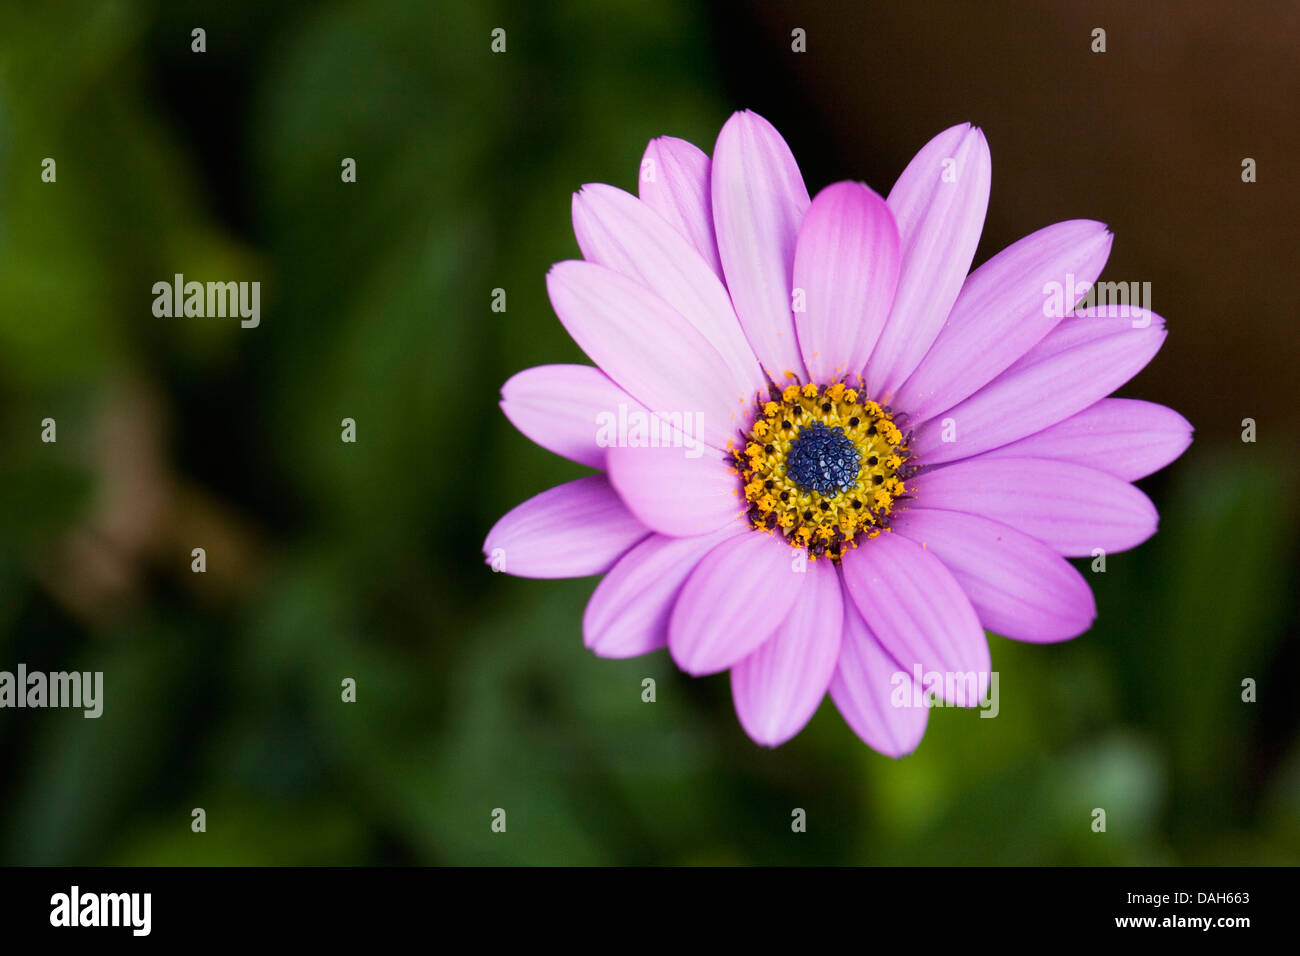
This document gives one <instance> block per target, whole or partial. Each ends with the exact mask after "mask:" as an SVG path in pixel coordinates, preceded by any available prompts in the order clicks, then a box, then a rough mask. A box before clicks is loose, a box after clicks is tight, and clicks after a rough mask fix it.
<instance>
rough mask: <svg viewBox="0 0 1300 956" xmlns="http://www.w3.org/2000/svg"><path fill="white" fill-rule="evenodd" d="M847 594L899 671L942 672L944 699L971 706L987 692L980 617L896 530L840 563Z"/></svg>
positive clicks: (939, 689) (933, 562)
mask: <svg viewBox="0 0 1300 956" xmlns="http://www.w3.org/2000/svg"><path fill="white" fill-rule="evenodd" d="M841 567H842V568H843V569H844V583H845V585H846V586H847V587H848V591H849V596H850V597H852V598H853V602H854V603H855V604H856V605H857V608H858V610H859V611H860V612H861V613H862V618H863V620H865V621H866V622H867V627H869V628H870V629H871V633H872V634H874V635H875V636H876V638H877V640H879V641H880V643H881V646H883V647H884V648H885V650H887V651H889V653H890V656H892V657H893V658H894V660H895V661H897V662H898V664H899V665H900V666H901V669H902V670H904V671H907V672H908V673H912V672H913V671H914V670H915V669H916V668H917V667H919V668H920V669H921V672H922V673H923V675H924V677H923V680H926V681H929V679H930V675H931V674H935V675H938V678H939V679H938V682H937V684H936V686H934V687H933V690H934V691H935V693H936V694H938V695H939V696H941V697H942V698H943V699H944V700H945V701H946V702H947V703H949V704H954V705H957V706H963V707H974V706H976V705H977V704H978V703H979V700H980V698H982V697H983V696H984V695H985V692H986V691H987V690H988V684H989V673H990V671H991V669H992V661H991V658H990V657H989V644H988V640H987V639H986V638H985V637H984V629H983V628H981V627H980V622H979V618H977V617H976V616H975V611H974V609H973V608H972V607H971V604H970V601H969V600H968V599H967V597H966V595H965V593H964V592H963V591H962V589H961V585H959V584H958V583H957V581H956V579H955V578H954V577H953V576H952V574H951V573H950V572H949V571H948V569H947V568H945V567H944V566H943V563H942V562H940V560H939V559H938V558H936V557H935V556H934V555H933V554H930V553H929V552H928V551H926V550H925V549H923V548H922V547H921V546H920V545H918V544H916V543H914V542H912V541H909V540H908V539H906V538H904V537H902V536H901V535H896V534H889V533H886V534H881V535H879V536H877V537H875V538H869V539H867V540H866V541H864V542H863V543H862V544H861V546H859V547H858V548H855V549H853V550H850V551H848V552H846V553H845V555H844V559H843V561H842V562H841Z"/></svg>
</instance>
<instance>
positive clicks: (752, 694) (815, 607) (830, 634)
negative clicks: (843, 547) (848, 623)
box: [731, 561, 844, 747]
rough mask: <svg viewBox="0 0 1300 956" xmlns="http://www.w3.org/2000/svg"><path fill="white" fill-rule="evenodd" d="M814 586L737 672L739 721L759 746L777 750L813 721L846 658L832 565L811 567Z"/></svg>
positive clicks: (806, 588)
mask: <svg viewBox="0 0 1300 956" xmlns="http://www.w3.org/2000/svg"><path fill="white" fill-rule="evenodd" d="M806 574H807V576H808V582H807V583H806V584H805V585H804V587H803V589H802V590H801V591H800V592H799V598H798V600H796V601H795V603H794V607H792V608H791V609H790V613H789V614H788V615H786V618H785V620H784V621H782V622H781V625H780V627H778V628H777V629H776V632H775V633H774V634H773V635H772V636H771V637H769V638H768V639H767V640H766V641H764V642H763V644H762V646H761V647H759V649H758V650H756V651H754V653H752V654H750V655H749V656H748V657H746V658H745V659H744V660H743V661H741V662H740V663H738V664H736V665H735V666H734V667H732V669H731V696H732V699H733V700H734V701H735V703H736V716H737V717H739V718H740V725H741V726H742V727H744V728H745V733H747V734H749V736H750V738H751V739H752V740H754V742H755V743H760V744H763V745H765V746H768V747H776V746H778V745H780V744H783V743H785V742H786V741H787V740H789V739H790V738H791V737H793V736H794V735H795V734H797V733H798V732H799V731H800V730H802V729H803V727H804V724H806V723H808V721H809V720H810V719H812V715H813V714H814V713H816V712H817V705H818V704H820V703H821V701H822V698H823V697H825V696H826V688H827V686H828V685H829V684H830V681H831V675H832V674H833V673H835V662H836V661H837V660H838V659H839V654H840V627H841V624H842V621H843V618H844V597H843V594H842V593H841V591H840V579H839V575H838V574H836V573H835V566H834V565H833V564H831V562H830V561H809V562H808V564H807V571H806Z"/></svg>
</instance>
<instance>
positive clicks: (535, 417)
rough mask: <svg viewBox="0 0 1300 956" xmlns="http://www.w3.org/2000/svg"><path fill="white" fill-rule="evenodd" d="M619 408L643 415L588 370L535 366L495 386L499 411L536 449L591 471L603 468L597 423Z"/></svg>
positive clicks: (614, 387)
mask: <svg viewBox="0 0 1300 956" xmlns="http://www.w3.org/2000/svg"><path fill="white" fill-rule="evenodd" d="M620 406H622V407H623V408H624V409H626V410H627V412H629V413H630V412H632V411H634V410H635V411H637V412H639V413H641V414H645V413H646V412H645V408H644V406H642V405H641V403H640V402H638V401H637V400H636V399H635V398H633V397H632V396H631V395H629V394H628V393H627V392H625V391H623V389H621V388H619V387H618V386H617V385H615V384H614V383H613V382H612V381H610V378H609V376H608V375H606V374H605V373H604V372H602V371H601V370H600V369H598V368H592V367H591V366H590V365H538V366H537V367H535V368H527V369H524V370H523V371H522V372H520V373H518V374H517V375H514V376H511V378H510V380H509V381H507V382H506V383H505V384H504V385H502V386H501V410H502V411H503V412H505V415H506V418H508V419H510V423H511V424H512V425H514V426H515V428H517V429H519V431H521V432H522V433H523V434H525V435H527V436H528V437H529V438H531V439H532V440H533V441H535V442H537V444H539V445H541V446H542V447H543V448H545V449H547V450H548V451H553V452H555V453H556V454H557V455H563V456H564V457H565V458H569V459H571V460H573V461H576V462H578V463H579V464H583V465H590V466H591V467H592V468H604V467H605V449H604V447H603V446H602V445H601V443H600V440H599V436H600V434H601V425H602V422H605V421H607V420H608V417H609V416H613V420H614V421H615V422H617V421H618V416H619V414H620Z"/></svg>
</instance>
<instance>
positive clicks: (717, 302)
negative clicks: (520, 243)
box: [573, 183, 767, 395]
mask: <svg viewBox="0 0 1300 956" xmlns="http://www.w3.org/2000/svg"><path fill="white" fill-rule="evenodd" d="M573 232H574V235H576V236H577V238H578V246H579V247H580V248H581V249H582V255H583V257H584V258H585V259H586V260H587V261H588V262H595V263H597V264H599V265H602V266H606V267H607V268H610V269H613V270H614V271H615V272H619V273H622V274H623V275H625V276H628V277H629V278H632V279H636V280H637V281H638V282H640V283H641V284H642V285H644V286H645V287H646V288H648V289H649V290H650V291H651V292H653V293H655V294H656V295H657V296H659V298H661V299H663V300H664V301H665V302H667V303H668V304H669V305H670V306H672V307H673V308H674V309H676V310H677V311H678V312H679V313H680V314H681V315H682V317H683V318H685V319H686V321H687V322H689V323H690V324H691V325H692V326H693V327H694V328H695V330H696V331H697V332H699V333H700V334H701V335H702V336H704V338H705V339H706V340H707V341H708V342H709V344H710V345H712V346H713V347H714V348H715V349H717V350H718V354H719V355H721V356H722V358H723V361H725V362H726V363H727V368H728V369H729V370H730V372H731V378H732V380H733V381H736V382H739V383H740V384H741V385H744V386H745V387H746V389H747V390H748V391H749V393H750V394H751V395H752V394H755V393H758V392H760V391H761V392H763V393H764V394H766V391H767V380H766V379H765V378H764V377H763V372H762V370H761V369H760V368H759V367H758V360H757V359H755V358H754V352H753V350H752V349H751V348H750V347H749V343H748V342H747V341H746V340H745V333H744V332H742V331H741V329H740V321H739V320H738V319H737V318H736V313H735V310H734V309H732V307H731V298H730V297H729V296H728V295H727V290H726V288H725V287H724V286H723V285H722V281H721V280H720V279H719V278H718V277H717V275H716V274H715V273H714V272H713V270H711V269H710V268H709V266H708V264H707V263H706V262H705V261H704V260H703V259H701V258H700V256H699V253H697V252H696V251H695V249H694V248H693V247H692V246H691V244H690V243H689V242H688V241H687V240H686V238H685V237H683V236H682V235H681V234H680V233H678V232H677V231H676V230H675V229H673V227H672V226H670V225H669V224H668V223H667V222H666V221H664V219H663V217H662V216H660V215H658V214H656V213H655V211H654V210H653V209H651V208H650V207H649V206H647V205H646V204H645V203H643V202H641V201H640V200H639V199H637V198H636V197H635V196H633V195H631V194H630V193H625V192H623V190H621V189H616V188H615V187H613V186H606V185H605V184H604V183H591V184H588V185H586V186H584V187H583V188H582V191H581V192H579V193H575V194H574V196H573Z"/></svg>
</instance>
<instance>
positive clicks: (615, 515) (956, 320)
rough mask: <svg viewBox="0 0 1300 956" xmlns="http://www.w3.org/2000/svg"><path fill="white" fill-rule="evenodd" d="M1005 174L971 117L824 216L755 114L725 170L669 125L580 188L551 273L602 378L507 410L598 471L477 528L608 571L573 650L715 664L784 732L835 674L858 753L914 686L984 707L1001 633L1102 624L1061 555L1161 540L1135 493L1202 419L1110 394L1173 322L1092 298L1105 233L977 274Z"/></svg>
mask: <svg viewBox="0 0 1300 956" xmlns="http://www.w3.org/2000/svg"><path fill="white" fill-rule="evenodd" d="M990 169H991V167H990V160H989V153H988V147H987V144H986V143H985V140H984V137H983V134H982V133H981V132H980V131H979V130H978V129H976V128H974V127H971V126H969V125H960V126H954V127H952V128H951V129H948V130H946V131H944V132H943V133H940V134H939V135H938V136H936V137H935V138H934V139H933V140H931V141H930V142H929V143H928V144H926V146H925V147H924V148H923V149H922V150H921V152H920V153H918V154H917V156H916V157H915V158H914V159H913V160H912V162H911V163H910V164H909V165H908V166H907V168H906V169H905V170H904V171H903V174H902V175H901V176H900V177H899V180H898V182H897V183H896V184H895V185H894V188H893V190H892V191H891V192H890V193H889V196H888V198H887V199H882V198H881V197H880V196H879V195H877V194H876V193H875V192H873V191H872V190H871V189H870V188H868V187H867V186H865V185H863V184H861V183H854V182H841V183H835V184H833V185H831V186H828V187H826V188H825V189H823V190H822V191H821V192H820V193H818V194H817V196H816V198H814V199H812V200H811V201H810V200H809V197H808V192H807V190H806V188H805V186H804V182H803V177H802V175H801V174H800V172H799V168H798V166H797V165H796V163H795V160H794V157H793V156H792V154H791V152H790V149H789V147H788V146H787V145H786V143H785V141H784V140H783V139H782V138H781V136H780V134H779V133H777V131H776V130H775V129H774V128H773V127H772V126H771V125H770V124H769V123H768V122H767V121H766V120H764V119H762V118H761V117H759V116H757V115H756V114H754V113H751V112H742V113H737V114H735V115H733V116H732V117H731V119H730V120H729V121H728V122H727V124H726V125H725V126H724V127H723V129H722V132H721V133H720V135H719V136H718V141H717V144H716V146H715V148H714V152H713V158H712V160H710V158H709V157H708V156H706V155H705V154H704V153H703V152H702V151H700V150H699V149H697V148H696V147H694V146H692V145H691V144H689V143H686V142H684V141H682V140H677V139H671V138H667V137H665V138H661V139H657V140H654V141H652V142H651V143H650V145H649V147H648V148H647V150H646V154H645V157H644V159H643V162H642V174H641V179H640V188H639V192H640V195H639V197H638V196H632V195H631V194H629V193H626V192H623V191H622V190H619V189H616V188H614V187H612V186H606V185H599V184H597V185H589V186H586V187H584V188H583V189H582V191H581V192H579V193H578V194H576V195H575V196H574V201H573V223H574V232H575V234H576V236H577V239H578V244H579V246H580V247H581V249H582V254H583V257H584V260H583V261H573V262H561V263H558V264H557V265H555V266H554V267H553V268H552V269H551V272H550V274H549V275H548V277H547V288H548V291H549V293H550V298H551V303H552V305H553V307H554V308H555V311H556V314H557V315H558V316H559V318H560V321H561V322H563V323H564V326H565V328H566V329H567V330H568V331H569V333H570V335H572V337H573V339H574V340H575V341H576V342H577V343H578V344H579V345H580V346H581V347H582V349H583V350H584V351H585V352H586V353H587V355H588V356H589V357H590V358H591V359H592V360H593V361H594V362H595V363H596V366H597V367H596V368H592V367H588V366H563V365H554V366H542V367H538V368H533V369H528V370H526V371H524V372H521V373H519V374H518V375H516V376H514V377H513V378H511V379H510V380H509V381H508V382H507V383H506V384H505V386H504V387H503V389H502V402H501V405H502V409H503V410H504V411H505V413H506V415H507V416H508V417H509V418H510V420H511V421H512V422H513V423H514V424H515V426H516V427H517V428H518V429H519V430H520V431H521V432H523V433H524V434H525V435H527V436H528V437H530V438H532V439H533V440H534V441H536V442H537V443H538V444H540V445H542V446H544V447H546V448H548V449H550V450H552V451H555V452H557V453H558V454H561V455H564V456H566V457H569V458H571V459H573V460H574V461H577V462H580V463H582V464H585V465H589V466H591V467H593V468H597V469H601V470H602V471H603V474H599V475H592V476H590V477H586V478H580V479H578V480H577V481H573V482H570V483H569V484H566V485H561V486H559V487H557V488H552V489H551V490H550V491H547V492H544V493H543V494H540V495H538V496H537V497H535V498H533V499H531V500H529V501H526V502H524V503H523V504H521V505H519V506H518V507H517V508H515V509H514V510H513V511H511V512H509V513H508V514H507V515H505V517H503V518H502V519H501V520H500V521H499V522H497V524H496V526H495V527H493V529H492V530H491V532H490V533H489V534H488V536H487V540H486V542H485V544H484V550H485V552H486V553H487V554H488V555H489V560H491V561H493V562H494V567H498V569H500V570H506V571H509V572H511V573H514V574H520V575H524V576H528V577H575V576H584V575H591V574H602V573H603V574H605V575H606V576H605V578H604V580H603V581H602V582H601V583H600V585H599V586H598V587H597V588H596V591H595V593H594V594H593V595H592V598H591V601H590V603H589V604H588V606H587V611H586V614H585V617H584V621H583V631H584V636H585V641H586V644H587V646H588V647H589V648H591V649H592V650H593V651H594V652H595V653H597V654H600V655H603V656H607V657H630V656H634V655H638V654H644V653H647V652H649V651H653V650H656V649H659V648H662V647H665V646H667V648H668V649H669V651H670V653H671V654H672V657H673V660H674V661H675V662H676V663H677V665H678V666H679V667H681V668H682V669H683V670H685V671H686V672H688V673H690V674H695V675H700V674H712V673H717V672H720V671H724V670H729V671H730V672H731V685H732V694H733V698H734V700H735V705H736V712H737V715H738V716H739V718H740V722H741V724H742V725H743V727H744V728H745V730H746V732H747V733H748V734H749V735H750V736H751V737H752V738H753V739H754V740H755V741H757V742H759V743H762V744H766V745H769V746H775V745H777V744H780V743H782V742H784V741H786V740H788V739H789V738H791V737H793V736H794V735H795V734H797V733H798V732H799V730H800V729H801V728H802V727H803V726H804V724H806V723H807V721H808V720H809V718H810V717H811V716H812V714H813V713H814V711H815V710H816V709H817V707H818V705H819V704H820V702H821V700H822V699H823V697H824V696H825V695H826V693H827V692H828V691H829V693H830V695H831V698H832V699H833V700H834V702H835V704H836V706H837V707H838V709H839V711H840V713H841V714H842V715H843V716H844V718H845V720H846V721H847V722H848V724H849V725H850V726H851V727H852V728H853V730H854V731H855V732H856V733H857V734H858V736H860V737H861V738H862V739H863V740H864V741H865V742H866V743H867V744H869V745H870V746H872V747H874V748H875V749H877V750H879V751H881V752H882V753H886V754H890V755H893V756H899V755H902V754H904V753H908V752H910V751H911V750H913V749H914V748H915V747H916V746H917V744H918V743H919V741H920V739H921V736H922V735H923V734H924V731H925V725H926V720H927V716H928V709H927V707H925V706H914V704H913V702H914V701H915V700H916V699H917V697H918V692H919V691H921V690H924V691H925V692H926V693H927V694H929V693H931V692H932V693H933V694H934V696H935V697H936V698H938V699H942V700H943V701H944V702H946V703H949V704H958V705H965V706H971V705H974V704H975V703H977V702H978V700H979V699H980V698H981V697H982V696H983V695H984V693H985V691H986V688H987V687H988V684H989V680H990V675H991V670H992V665H991V659H990V653H989V645H988V641H987V638H986V636H985V630H986V629H987V630H989V631H993V632H995V633H997V634H1000V635H1002V636H1004V637H1007V638H1012V639H1015V640H1022V641H1037V642H1049V641H1060V640H1066V639H1068V638H1071V637H1075V636H1077V635H1079V634H1081V633H1082V632H1083V631H1085V630H1087V629H1088V627H1089V626H1090V625H1091V623H1092V620H1093V619H1094V617H1095V616H1096V608H1095V605H1094V603H1093V598H1092V593H1091V590H1090V589H1089V587H1088V584H1087V582H1086V581H1085V580H1084V578H1083V576H1082V575H1081V574H1080V573H1079V572H1078V571H1077V570H1076V569H1075V568H1074V567H1073V566H1072V565H1071V564H1070V563H1069V562H1068V561H1067V560H1066V558H1068V557H1084V556H1094V555H1096V554H1098V553H1110V552H1114V551H1121V550H1124V549H1126V548H1132V547H1134V546H1135V545H1137V544H1139V543H1141V542H1142V541H1144V540H1146V539H1147V538H1148V537H1150V536H1151V535H1152V534H1153V533H1154V532H1155V527H1156V519H1157V516H1156V511H1155V508H1154V507H1153V506H1152V504H1151V502H1150V501H1149V500H1148V499H1147V497H1146V496H1145V495H1144V494H1143V493H1142V492H1141V491H1139V490H1138V489H1137V488H1135V487H1134V486H1133V485H1132V484H1131V482H1133V481H1135V480H1136V479H1138V478H1141V477H1143V476H1145V475H1147V474H1150V473H1151V472H1153V471H1155V470H1157V469H1159V468H1162V467H1164V466H1165V465H1166V464H1168V463H1169V462H1170V461H1172V460H1173V459H1175V458H1176V457H1178V455H1180V454H1181V453H1182V452H1183V450H1184V449H1185V448H1186V447H1187V446H1188V444H1189V443H1190V441H1191V426H1190V425H1189V424H1188V423H1187V421H1186V420H1185V419H1183V418H1182V416H1180V415H1179V414H1177V413H1176V412H1174V411H1172V410H1170V409H1167V408H1164V407H1162V406H1159V405H1154V404H1151V403H1148V402H1140V401H1132V400H1125V399H1113V398H1108V397H1107V396H1108V395H1109V394H1110V393H1111V392H1112V391H1114V390H1115V389H1116V388H1118V387H1119V386H1121V385H1123V384H1124V383H1125V382H1126V381H1128V380H1129V379H1130V378H1131V377H1132V376H1133V375H1135V374H1136V373H1137V372H1138V371H1140V370H1141V369H1142V368H1143V367H1144V366H1145V365H1146V364H1147V362H1149V361H1150V360H1151V358H1152V357H1153V356H1154V355H1155V353H1156V351H1157V350H1158V349H1159V348H1160V346H1161V344H1162V343H1163V341H1164V338H1165V329H1164V321H1163V320H1162V319H1160V318H1159V317H1158V316H1155V315H1154V314H1152V313H1150V311H1149V310H1147V309H1143V308H1140V307H1135V306H1133V305H1132V304H1130V303H1129V302H1128V300H1127V299H1125V301H1124V303H1123V304H1121V305H1108V304H1105V303H1098V304H1087V303H1088V300H1087V299H1084V297H1085V294H1086V293H1087V291H1088V289H1089V288H1091V287H1092V286H1093V284H1094V283H1095V282H1096V280H1097V278H1098V276H1099V274H1100V272H1101V269H1102V266H1103V265H1104V263H1105V261H1106V258H1107V255H1108V253H1109V251H1110V244H1111V236H1110V233H1109V232H1107V230H1106V228H1105V227H1104V226H1103V225H1101V224H1100V223H1096V222H1091V221H1087V220H1074V221H1069V222H1062V223H1057V224H1056V225H1053V226H1048V227H1047V228H1045V229H1041V230H1039V231H1038V232H1035V233H1033V234H1031V235H1029V236H1027V237H1025V238H1024V239H1022V240H1020V241H1019V242H1016V243H1014V244H1013V245H1011V246H1010V247H1008V248H1007V249H1004V250H1003V251H1002V252H1000V253H998V254H997V255H996V256H994V257H993V258H992V259H990V260H989V261H988V262H986V263H984V264H983V265H982V266H980V267H979V268H978V269H976V270H975V271H974V272H971V273H970V274H969V275H968V274H967V273H968V270H969V269H970V265H971V260H972V258H973V256H974V253H975V247H976V245H977V243H978V241H979V237H980V232H981V230H982V228H983V224H984V214H985V210H986V207H987V204H988V195H989V182H990ZM1080 299H1084V304H1080ZM918 680H919V681H920V683H921V685H923V686H922V687H916V686H915V682H916V681H918Z"/></svg>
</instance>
